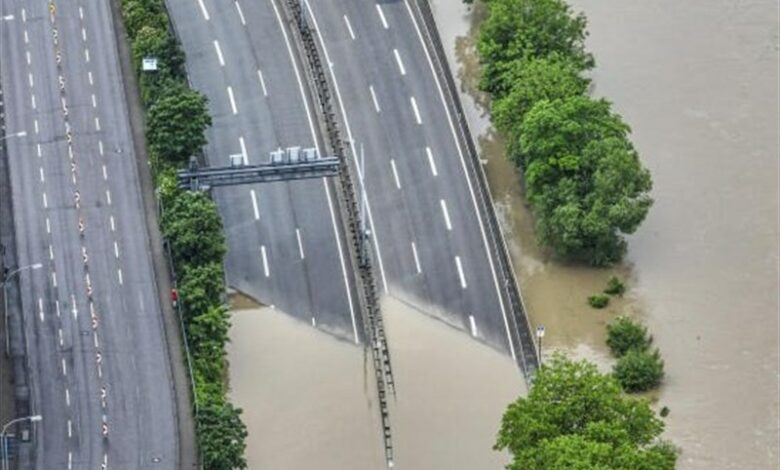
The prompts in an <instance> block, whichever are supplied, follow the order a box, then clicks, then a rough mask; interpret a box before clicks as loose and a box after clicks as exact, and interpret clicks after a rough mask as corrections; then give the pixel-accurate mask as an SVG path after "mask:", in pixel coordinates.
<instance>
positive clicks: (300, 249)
mask: <svg viewBox="0 0 780 470" xmlns="http://www.w3.org/2000/svg"><path fill="white" fill-rule="evenodd" d="M295 238H297V239H298V253H299V254H300V255H301V259H304V258H306V257H305V256H304V255H303V243H302V242H301V231H300V230H299V229H297V228H296V229H295Z"/></svg>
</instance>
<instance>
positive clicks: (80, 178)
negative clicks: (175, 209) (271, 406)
mask: <svg viewBox="0 0 780 470" xmlns="http://www.w3.org/2000/svg"><path fill="white" fill-rule="evenodd" d="M0 17H2V20H1V21H0V44H1V45H0V53H1V54H2V55H1V60H2V77H0V78H1V79H2V84H3V89H4V91H5V94H4V96H5V106H6V117H5V118H6V120H5V124H6V132H7V134H8V135H9V136H10V135H11V134H15V133H18V132H26V135H23V136H18V135H14V136H12V137H9V138H8V140H7V146H8V156H9V166H10V172H11V182H12V192H13V207H14V213H15V216H16V240H17V248H18V259H19V264H20V265H27V264H33V263H42V264H43V267H42V268H41V269H37V270H27V271H25V272H24V273H22V274H21V276H20V279H19V281H20V285H21V292H22V305H21V307H22V309H21V311H22V312H23V313H22V315H23V318H24V330H25V333H26V335H25V336H26V338H25V339H26V341H25V342H24V343H23V344H21V343H19V342H18V338H17V344H16V345H15V350H19V348H24V350H26V352H27V354H28V357H29V371H30V374H31V377H30V383H31V395H32V400H31V401H32V404H31V406H32V409H33V412H34V413H38V414H41V415H42V416H43V422H42V423H40V424H38V425H37V426H35V432H36V433H37V436H36V439H35V440H34V442H35V445H36V447H35V449H34V452H33V458H34V462H33V464H32V465H31V466H30V467H28V468H36V469H40V470H51V469H71V468H73V469H98V468H117V469H140V468H155V469H177V468H179V465H178V461H177V460H178V434H177V429H176V416H175V414H174V413H175V408H174V401H173V400H174V395H173V391H172V381H171V371H170V364H169V361H168V355H167V348H166V346H165V343H164V339H163V338H164V336H163V325H162V318H161V313H160V306H159V303H158V302H159V301H158V295H157V289H156V286H155V282H154V274H153V271H152V264H151V259H150V255H149V252H150V249H149V241H148V236H147V231H146V228H145V225H144V224H145V220H144V217H143V213H142V208H141V200H140V194H139V183H138V176H137V171H136V166H135V165H136V164H135V155H134V153H133V146H132V142H131V140H130V129H129V124H128V116H127V114H128V113H127V105H126V104H125V96H124V92H123V87H122V85H121V83H122V82H121V81H122V78H121V74H120V72H119V63H118V58H117V50H116V44H115V36H114V30H113V28H114V26H113V23H112V18H111V12H110V10H109V4H108V2H86V1H81V0H58V1H56V2H54V3H49V4H47V2H43V1H41V2H24V1H20V0H4V1H3V2H2V9H1V11H0ZM104 423H107V425H108V434H107V437H106V436H104V435H103V429H102V426H103V424H104Z"/></svg>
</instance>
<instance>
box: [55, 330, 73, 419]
mask: <svg viewBox="0 0 780 470" xmlns="http://www.w3.org/2000/svg"><path fill="white" fill-rule="evenodd" d="M57 337H59V339H60V347H62V346H64V345H65V340H64V339H63V337H62V328H57ZM69 399H70V397H69V396H68V391H67V390H65V401H66V402H67V401H69ZM68 405H70V403H68Z"/></svg>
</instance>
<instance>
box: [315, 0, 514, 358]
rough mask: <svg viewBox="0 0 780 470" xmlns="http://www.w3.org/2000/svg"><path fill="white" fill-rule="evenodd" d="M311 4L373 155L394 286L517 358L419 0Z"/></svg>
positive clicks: (388, 286)
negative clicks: (417, 14) (419, 17)
mask: <svg viewBox="0 0 780 470" xmlns="http://www.w3.org/2000/svg"><path fill="white" fill-rule="evenodd" d="M303 3H304V9H305V11H306V13H307V18H308V21H309V22H310V25H312V26H314V28H315V30H316V32H317V35H318V39H319V41H320V47H321V50H322V53H323V54H324V56H325V62H326V63H327V64H329V66H330V70H329V71H330V74H331V77H330V78H331V82H332V84H333V87H334V88H335V93H336V98H337V102H338V104H339V108H340V111H341V119H342V122H343V125H344V128H345V130H346V135H347V138H349V139H350V140H351V141H352V143H353V144H352V145H353V147H352V150H353V154H359V153H360V152H361V151H363V152H364V153H365V169H364V171H363V173H364V179H365V186H366V190H367V192H368V200H369V203H370V206H369V208H370V210H369V212H368V215H369V222H370V224H371V226H372V228H373V234H374V237H373V241H374V244H375V251H376V254H377V257H378V261H379V263H378V265H379V270H380V273H379V276H380V279H381V280H382V282H383V286H384V289H385V292H386V293H389V294H391V295H395V296H398V297H401V298H403V299H405V300H407V301H409V302H411V303H413V304H415V305H417V306H419V307H420V308H421V310H423V311H427V312H429V313H432V314H434V315H436V316H438V317H439V318H440V319H443V320H444V321H446V322H448V323H450V324H452V325H454V326H456V327H459V328H461V329H463V330H465V331H468V332H469V333H470V334H471V335H472V336H474V337H476V338H478V339H480V340H482V341H484V342H486V343H488V344H491V345H493V346H494V347H497V348H499V349H502V350H504V351H506V352H508V353H510V354H512V355H513V356H514V355H515V351H514V346H513V344H512V341H511V339H510V337H511V335H510V331H509V326H508V325H509V324H508V320H507V315H508V314H509V312H508V311H507V307H506V306H505V305H504V301H503V298H502V295H501V293H500V291H499V289H500V286H501V283H500V282H499V276H498V275H497V273H496V268H495V266H494V264H495V263H494V260H493V259H492V254H491V252H490V249H489V248H488V246H489V245H488V240H487V237H486V234H485V233H486V232H485V227H484V221H483V215H482V214H480V212H479V211H478V209H477V207H478V205H477V202H476V199H475V189H474V188H473V186H472V184H474V182H473V181H471V180H470V179H469V177H468V176H467V172H466V164H467V163H466V161H465V158H466V156H465V155H464V149H462V148H461V147H460V144H459V142H458V140H457V139H456V135H455V131H454V124H453V122H452V119H451V116H450V115H449V114H448V111H447V108H446V107H445V102H444V97H443V93H442V90H441V84H440V83H439V78H438V77H437V76H436V74H435V73H434V71H433V65H432V64H431V61H430V57H429V51H428V50H427V49H426V45H425V44H424V42H423V39H422V35H421V33H420V29H419V28H420V27H421V26H420V25H418V24H417V21H416V20H415V18H414V16H413V15H412V11H411V8H410V5H409V4H408V2H407V1H395V2H384V1H383V2H378V3H377V2H362V1H355V0H334V1H332V2H327V3H325V2H309V1H308V0H304V2H303ZM391 341H392V339H391Z"/></svg>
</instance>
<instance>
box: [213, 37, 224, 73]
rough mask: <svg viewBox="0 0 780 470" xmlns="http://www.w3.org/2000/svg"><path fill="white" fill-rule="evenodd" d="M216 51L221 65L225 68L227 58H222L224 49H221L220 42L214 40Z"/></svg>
mask: <svg viewBox="0 0 780 470" xmlns="http://www.w3.org/2000/svg"><path fill="white" fill-rule="evenodd" d="M214 49H215V50H216V51H217V59H219V65H221V66H222V67H224V66H225V58H224V57H223V56H222V48H221V47H219V41H217V40H216V39H215V40H214Z"/></svg>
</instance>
